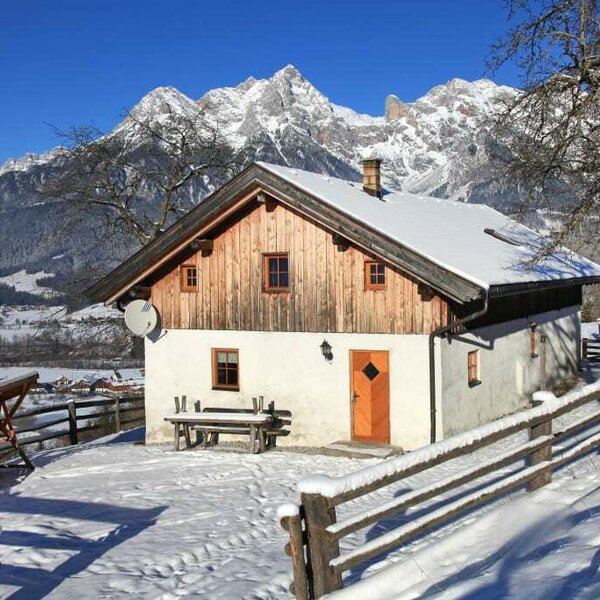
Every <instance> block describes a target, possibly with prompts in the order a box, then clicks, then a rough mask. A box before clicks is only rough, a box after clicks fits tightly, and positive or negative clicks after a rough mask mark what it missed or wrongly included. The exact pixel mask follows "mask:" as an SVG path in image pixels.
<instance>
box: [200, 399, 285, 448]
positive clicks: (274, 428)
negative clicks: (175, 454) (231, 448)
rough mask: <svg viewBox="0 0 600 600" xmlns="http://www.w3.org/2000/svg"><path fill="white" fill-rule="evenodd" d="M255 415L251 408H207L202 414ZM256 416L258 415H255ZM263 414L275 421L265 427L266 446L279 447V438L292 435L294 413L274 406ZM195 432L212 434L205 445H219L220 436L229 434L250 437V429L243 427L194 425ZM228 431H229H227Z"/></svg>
mask: <svg viewBox="0 0 600 600" xmlns="http://www.w3.org/2000/svg"><path fill="white" fill-rule="evenodd" d="M211 412H213V413H215V412H219V413H248V414H252V413H254V411H253V409H251V408H248V409H246V408H205V409H204V410H203V411H202V413H203V414H204V413H211ZM254 414H256V413H254ZM261 414H269V415H272V416H273V421H272V422H271V423H269V424H268V425H267V426H266V427H264V429H263V431H264V434H265V446H266V448H275V446H276V445H277V438H278V437H279V436H282V437H285V436H287V435H289V434H290V429H289V427H290V425H291V424H292V411H290V410H275V408H274V406H273V407H272V408H267V409H266V410H263V411H261ZM192 429H194V430H195V431H200V432H203V433H208V434H210V436H211V437H210V441H207V440H205V441H204V442H205V443H204V444H203V445H209V446H214V445H216V444H218V443H219V434H220V433H222V434H224V435H225V434H229V435H249V434H250V430H249V429H250V428H249V427H243V426H231V427H229V428H225V427H224V426H221V427H211V426H207V425H194V426H193V427H192ZM226 429H227V430H226Z"/></svg>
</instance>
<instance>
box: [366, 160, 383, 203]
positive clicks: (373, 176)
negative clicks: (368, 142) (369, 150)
mask: <svg viewBox="0 0 600 600" xmlns="http://www.w3.org/2000/svg"><path fill="white" fill-rule="evenodd" d="M381 162H382V160H381V159H380V158H367V159H365V160H363V161H362V166H363V190H364V191H365V192H367V194H371V196H375V197H377V198H381Z"/></svg>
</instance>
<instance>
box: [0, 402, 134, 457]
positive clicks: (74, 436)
mask: <svg viewBox="0 0 600 600" xmlns="http://www.w3.org/2000/svg"><path fill="white" fill-rule="evenodd" d="M132 413H137V414H134V415H133V416H132ZM44 415H49V416H50V418H48V419H44V420H41V421H40V422H34V423H27V422H26V420H27V419H32V418H36V417H38V418H39V417H41V416H44ZM123 415H127V417H128V418H125V419H123ZM129 417H130V418H129ZM144 419H145V409H144V397H143V396H140V395H139V394H121V395H119V396H114V397H110V398H99V399H95V400H68V401H67V402H62V403H60V404H52V405H50V406H43V407H41V408H34V409H31V410H26V411H22V412H20V413H17V414H16V415H15V416H14V418H13V421H14V424H15V430H16V433H17V435H18V436H19V438H18V439H19V446H21V447H23V446H31V445H34V444H40V445H41V444H42V443H43V442H46V441H49V440H53V439H57V438H61V437H64V438H68V440H69V444H71V445H75V444H78V443H79V441H80V437H81V434H82V433H87V432H90V431H97V432H98V437H100V436H101V435H106V434H108V433H110V432H111V431H114V432H119V431H121V430H122V429H123V427H124V426H125V425H131V424H132V423H139V422H143V421H144ZM20 423H23V425H20ZM59 425H67V426H66V427H61V428H59V429H58V430H54V429H53V428H55V427H57V426H59ZM32 433H38V435H27V436H24V435H23V434H32ZM13 452H14V448H13V446H12V445H11V444H10V443H4V444H0V461H2V460H7V459H8V457H9V456H10V455H11V454H13Z"/></svg>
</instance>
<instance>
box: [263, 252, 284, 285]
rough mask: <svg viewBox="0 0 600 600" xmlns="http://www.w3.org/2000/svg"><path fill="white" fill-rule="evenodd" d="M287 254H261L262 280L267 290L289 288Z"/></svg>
mask: <svg viewBox="0 0 600 600" xmlns="http://www.w3.org/2000/svg"><path fill="white" fill-rule="evenodd" d="M289 262H290V261H289V255H288V253H287V252H286V253H282V254H263V282H264V288H265V291H267V292H287V291H289V289H290V271H289V268H290V267H289Z"/></svg>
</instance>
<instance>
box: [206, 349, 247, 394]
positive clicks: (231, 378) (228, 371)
mask: <svg viewBox="0 0 600 600" xmlns="http://www.w3.org/2000/svg"><path fill="white" fill-rule="evenodd" d="M239 365H240V363H239V351H238V350H236V349H232V348H213V350H212V372H213V390H234V391H236V390H239V389H240V377H239Z"/></svg>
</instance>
